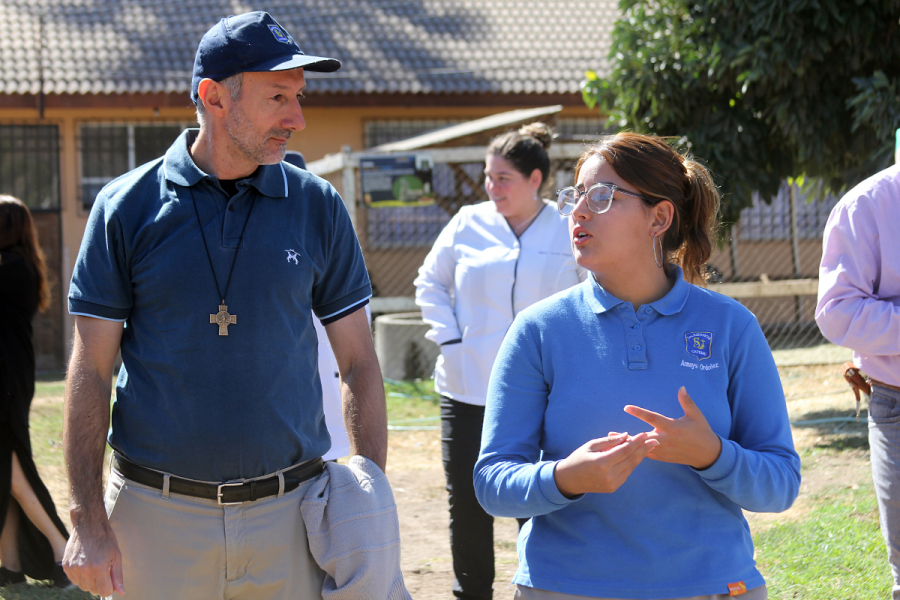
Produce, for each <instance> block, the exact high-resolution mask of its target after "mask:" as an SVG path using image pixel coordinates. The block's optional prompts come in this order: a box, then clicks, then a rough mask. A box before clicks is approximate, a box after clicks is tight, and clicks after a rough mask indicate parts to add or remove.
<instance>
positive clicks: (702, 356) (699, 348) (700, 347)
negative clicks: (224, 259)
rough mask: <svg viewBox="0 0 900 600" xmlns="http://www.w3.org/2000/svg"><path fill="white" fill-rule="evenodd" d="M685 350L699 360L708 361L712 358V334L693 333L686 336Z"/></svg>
mask: <svg viewBox="0 0 900 600" xmlns="http://www.w3.org/2000/svg"><path fill="white" fill-rule="evenodd" d="M684 341H685V344H686V347H685V350H687V352H688V354H690V355H692V356H696V357H697V360H706V359H707V358H709V357H710V356H711V349H712V332H711V331H692V332H690V333H685V334H684Z"/></svg>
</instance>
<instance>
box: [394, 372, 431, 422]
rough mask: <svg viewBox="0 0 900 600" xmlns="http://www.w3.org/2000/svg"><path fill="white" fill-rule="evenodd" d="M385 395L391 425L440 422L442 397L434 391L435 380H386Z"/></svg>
mask: <svg viewBox="0 0 900 600" xmlns="http://www.w3.org/2000/svg"><path fill="white" fill-rule="evenodd" d="M384 397H385V400H386V401H387V415H388V423H390V424H391V425H412V426H415V425H417V424H421V425H423V426H429V425H435V426H436V425H437V424H438V423H437V419H438V418H439V417H440V404H441V398H440V396H439V395H438V394H437V392H435V391H434V380H432V379H426V380H416V381H392V380H385V382H384Z"/></svg>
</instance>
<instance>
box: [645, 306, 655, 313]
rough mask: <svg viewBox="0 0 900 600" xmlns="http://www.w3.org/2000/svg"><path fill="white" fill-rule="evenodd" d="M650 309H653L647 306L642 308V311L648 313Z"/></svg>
mask: <svg viewBox="0 0 900 600" xmlns="http://www.w3.org/2000/svg"><path fill="white" fill-rule="evenodd" d="M651 310H653V309H652V308H650V307H649V306H648V307H647V308H645V309H644V312H645V313H647V314H650V311H651Z"/></svg>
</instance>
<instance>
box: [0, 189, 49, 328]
mask: <svg viewBox="0 0 900 600" xmlns="http://www.w3.org/2000/svg"><path fill="white" fill-rule="evenodd" d="M0 251H2V252H12V253H14V254H18V255H19V256H21V257H22V258H24V259H25V261H26V262H27V263H28V265H29V266H30V267H31V269H32V270H33V271H34V273H35V274H36V275H37V280H38V309H39V310H41V311H44V310H46V309H47V306H48V305H49V304H50V284H49V282H48V280H47V264H46V262H45V261H44V253H43V251H41V247H40V246H39V245H38V239H37V230H36V229H35V228H34V220H33V219H32V218H31V212H30V211H29V210H28V207H27V206H25V204H24V203H22V201H21V200H19V199H18V198H13V197H12V196H7V195H5V194H0Z"/></svg>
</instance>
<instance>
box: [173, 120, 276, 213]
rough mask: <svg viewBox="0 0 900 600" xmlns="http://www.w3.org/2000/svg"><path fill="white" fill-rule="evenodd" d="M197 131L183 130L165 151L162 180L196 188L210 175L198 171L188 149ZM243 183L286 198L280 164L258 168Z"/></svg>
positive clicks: (265, 193)
mask: <svg viewBox="0 0 900 600" xmlns="http://www.w3.org/2000/svg"><path fill="white" fill-rule="evenodd" d="M199 133H200V130H199V129H185V130H184V131H183V132H182V133H181V135H180V136H178V139H177V140H175V143H174V144H172V146H171V147H170V148H169V150H168V151H167V152H166V156H165V158H164V159H163V167H164V172H165V176H166V179H167V180H168V181H171V182H172V183H174V184H176V185H181V186H185V187H191V186H195V185H197V184H198V183H199V182H200V181H202V180H203V179H204V178H206V177H210V178H211V176H210V175H208V174H206V173H204V172H203V171H201V170H200V167H198V166H197V164H196V163H195V162H194V159H193V158H191V153H190V152H188V148H189V147H190V145H191V144H193V143H194V140H195V139H197V135H198V134H199ZM245 181H247V182H248V183H250V185H252V186H253V187H255V188H256V189H257V190H258V191H259V193H261V194H263V195H264V196H269V197H271V198H286V197H287V195H288V181H287V174H286V173H285V172H284V167H283V166H282V164H281V163H278V164H275V165H260V167H259V169H257V170H256V173H254V174H253V175H251V176H250V177H248V178H246V179H245Z"/></svg>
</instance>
